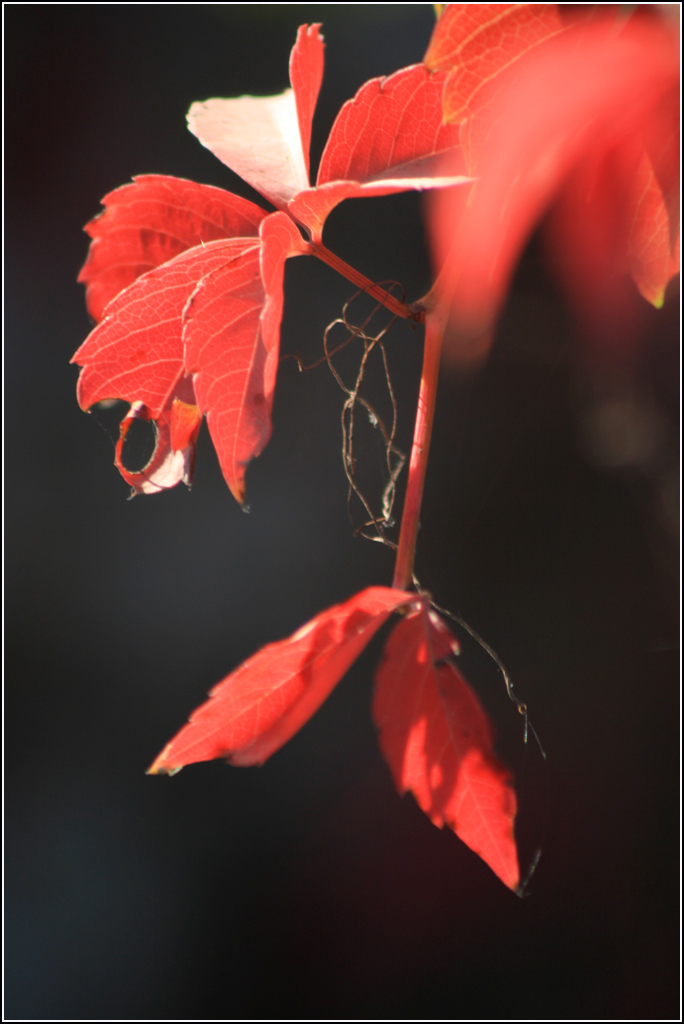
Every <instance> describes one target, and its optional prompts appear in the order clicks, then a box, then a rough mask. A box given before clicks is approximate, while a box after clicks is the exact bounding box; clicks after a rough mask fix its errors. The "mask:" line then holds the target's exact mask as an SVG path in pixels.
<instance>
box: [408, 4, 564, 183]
mask: <svg viewBox="0 0 684 1024" xmlns="http://www.w3.org/2000/svg"><path fill="white" fill-rule="evenodd" d="M562 29H563V26H562V23H561V20H560V17H559V14H558V5H557V4H449V5H448V6H447V7H446V9H445V11H444V13H443V14H442V16H441V18H440V19H439V20H438V21H437V24H436V25H435V28H434V31H433V33H432V38H431V40H430V45H429V47H428V51H427V53H426V54H425V58H424V60H425V65H426V67H428V68H429V69H430V71H448V72H449V74H448V76H447V79H446V82H445V83H444V95H443V113H444V120H445V121H448V122H449V123H451V124H463V128H462V130H461V134H460V142H461V145H462V147H463V152H464V154H465V156H466V159H467V161H468V167H469V169H470V171H471V173H474V172H475V168H476V165H477V159H476V143H477V141H479V140H478V136H481V135H482V134H485V133H486V121H485V122H484V124H483V121H482V119H478V118H474V117H473V115H476V114H478V113H479V112H480V111H481V110H482V108H483V107H485V106H487V105H489V104H491V102H492V100H493V99H494V97H495V96H496V95H497V94H498V93H499V91H500V90H501V89H502V88H505V87H506V82H507V80H508V76H507V75H505V74H504V73H505V72H507V71H508V69H513V70H514V69H515V64H516V61H518V60H519V59H520V57H522V56H523V55H524V54H525V53H527V52H528V51H529V50H531V49H532V48H533V47H535V46H537V45H538V44H539V43H541V42H543V41H544V40H545V39H549V38H550V37H551V36H553V35H556V34H557V33H558V32H560V31H562Z"/></svg>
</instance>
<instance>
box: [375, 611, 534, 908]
mask: <svg viewBox="0 0 684 1024" xmlns="http://www.w3.org/2000/svg"><path fill="white" fill-rule="evenodd" d="M457 652H458V646H457V644H456V642H455V640H454V639H453V637H452V636H451V634H450V633H449V631H448V629H447V628H446V626H445V625H444V623H443V622H442V621H441V620H440V619H439V617H438V616H437V615H436V614H435V613H434V612H431V611H429V610H428V606H427V604H423V606H422V607H421V608H419V609H418V610H417V611H414V612H413V613H412V614H411V615H409V616H407V617H406V618H405V619H403V620H402V621H401V622H400V623H398V625H397V626H395V628H394V630H393V632H392V634H391V636H390V638H389V641H388V642H387V646H386V648H385V656H384V660H383V662H382V664H381V666H380V669H379V671H378V673H377V677H376V679H377V689H376V693H375V699H374V702H373V717H374V720H375V723H376V725H377V727H378V729H379V731H380V748H381V750H382V752H383V755H384V757H385V759H386V760H387V763H388V764H389V766H390V769H391V771H392V776H393V778H394V782H395V785H396V787H397V789H398V791H399V792H400V793H405V792H406V791H407V790H409V789H410V790H411V791H412V792H413V794H414V796H415V798H416V800H417V801H418V804H419V805H420V807H421V809H422V810H423V811H425V813H426V814H427V815H428V816H429V818H430V820H431V821H433V822H434V824H435V825H437V826H439V827H442V826H443V825H445V824H446V825H448V826H449V827H450V828H452V829H453V830H454V832H455V833H456V835H458V836H459V837H460V838H461V839H462V840H463V842H464V843H466V844H467V845H468V846H469V847H470V848H471V849H472V850H474V851H475V853H477V854H479V856H480V857H482V859H483V860H484V861H485V862H486V863H487V864H488V865H489V867H490V868H491V869H492V871H494V873H495V874H496V875H498V877H499V878H500V879H501V881H502V882H503V883H504V884H505V885H507V886H508V887H509V888H510V889H515V888H516V887H517V885H518V882H519V870H518V857H517V851H516V846H515V839H514V837H513V822H514V819H515V814H516V798H515V792H514V790H513V788H512V786H511V785H510V782H509V775H508V772H507V771H506V770H505V769H504V768H503V767H502V765H501V764H499V762H498V761H497V760H496V758H495V756H494V753H493V749H492V730H491V726H490V724H489V721H488V719H487V716H486V715H485V713H484V711H483V710H482V708H481V706H480V704H479V702H478V700H477V698H476V697H475V694H474V693H473V692H472V690H471V689H470V687H469V686H468V685H467V683H466V682H465V680H464V679H463V677H462V676H461V675H460V673H459V672H458V671H457V669H456V668H455V666H454V665H453V663H452V660H451V657H452V655H453V654H454V653H457ZM447 659H448V660H447Z"/></svg>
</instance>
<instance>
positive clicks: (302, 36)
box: [188, 25, 323, 207]
mask: <svg viewBox="0 0 684 1024" xmlns="http://www.w3.org/2000/svg"><path fill="white" fill-rule="evenodd" d="M318 29H319V26H318V25H312V26H310V27H309V28H307V26H306V25H302V26H301V28H300V29H299V32H298V34H297V41H296V43H295V46H294V49H293V51H292V55H291V57H290V78H291V82H292V89H286V90H285V92H284V93H282V94H281V95H280V96H240V97H238V98H237V99H228V100H224V99H212V100H207V101H206V103H193V105H192V106H191V107H190V111H189V113H188V127H189V129H190V131H191V132H192V133H193V135H196V136H197V138H198V139H199V141H200V142H201V143H202V145H203V146H206V148H207V149H208V150H210V151H211V152H212V153H213V154H214V156H217V157H218V158H219V160H220V161H221V162H222V163H224V164H226V166H227V167H230V169H231V170H233V171H235V172H236V174H239V175H240V177H241V178H243V179H244V180H245V181H246V182H248V183H249V184H250V185H252V186H253V187H254V188H255V189H257V191H258V192H261V194H262V195H263V196H265V197H266V198H267V199H268V200H269V201H270V202H272V203H273V205H274V206H278V207H283V206H285V205H286V203H287V202H288V200H290V199H292V197H293V196H295V195H297V193H298V192H301V191H302V189H305V188H308V186H309V157H308V148H309V142H310V138H311V118H312V116H313V110H314V107H315V105H316V99H317V97H318V90H319V88H320V83H321V78H322V75H323V39H322V38H321V36H320V35H319V32H318Z"/></svg>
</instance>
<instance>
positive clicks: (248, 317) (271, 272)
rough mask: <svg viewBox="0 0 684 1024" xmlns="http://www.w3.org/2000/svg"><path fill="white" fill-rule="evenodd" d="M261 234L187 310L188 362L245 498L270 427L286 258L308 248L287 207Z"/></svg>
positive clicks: (226, 469) (205, 284)
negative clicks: (251, 466)
mask: <svg viewBox="0 0 684 1024" xmlns="http://www.w3.org/2000/svg"><path fill="white" fill-rule="evenodd" d="M261 239H262V244H261V246H260V247H254V248H250V249H243V250H242V251H241V252H236V254H235V258H234V259H232V260H230V261H229V262H227V261H224V263H223V265H221V266H218V267H216V268H215V269H214V271H213V272H211V273H208V274H207V275H205V276H204V277H203V279H202V281H201V282H200V284H199V285H198V287H197V288H196V289H195V291H194V292H193V294H192V296H191V298H190V300H189V301H188V303H187V305H186V307H185V310H184V312H183V323H184V329H183V340H184V343H185V368H186V371H187V373H191V374H194V385H195V394H196V395H197V401H198V404H199V407H200V410H201V412H202V413H203V414H204V415H206V417H207V424H208V426H209V432H210V434H211V437H212V440H213V442H214V447H215V448H216V451H217V454H218V457H219V462H220V464H221V469H222V471H223V475H224V477H225V479H226V482H227V484H228V486H229V487H230V489H231V491H232V493H233V494H234V496H235V498H236V499H237V500H238V501H239V502H242V501H243V499H244V490H245V483H244V476H245V467H246V466H247V463H248V462H249V461H250V460H251V459H253V458H254V457H255V456H257V455H259V454H260V453H261V452H262V450H263V448H264V446H265V444H266V442H267V441H268V439H269V437H270V434H271V408H272V405H273V389H274V387H275V378H276V371H277V368H278V349H279V340H280V321H281V318H282V310H283V268H284V265H285V260H286V259H287V257H288V256H293V255H297V254H300V253H303V252H306V243H305V242H304V240H303V239H302V236H301V235H300V233H299V231H298V230H297V228H296V227H295V225H294V224H293V223H292V221H291V220H290V218H289V217H288V216H287V215H286V214H284V213H274V214H271V215H270V216H269V217H267V218H266V220H264V222H263V224H262V226H261Z"/></svg>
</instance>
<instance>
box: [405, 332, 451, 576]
mask: <svg viewBox="0 0 684 1024" xmlns="http://www.w3.org/2000/svg"><path fill="white" fill-rule="evenodd" d="M445 326H446V323H445V320H444V319H443V318H442V317H441V316H440V315H438V314H437V313H435V312H428V314H427V316H426V317H425V348H424V350H423V372H422V376H421V379H420V392H419V395H418V409H417V411H416V423H415V427H414V430H413V445H412V447H411V458H410V461H409V469H408V483H407V485H406V497H405V498H404V508H403V511H402V516H401V530H400V532H399V546H398V549H397V560H396V562H395V566H394V579H393V581H392V586H393V587H396V588H398V589H399V590H406V588H407V587H409V586H410V585H411V582H412V580H413V560H414V557H415V552H416V539H417V537H418V523H419V520H420V506H421V504H422V501H423V487H424V484H425V471H426V468H427V461H428V454H429V451H430V437H431V435H432V423H433V420H434V416H435V400H436V398H437V381H438V378H439V360H440V356H441V352H442V338H443V337H444V328H445Z"/></svg>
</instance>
